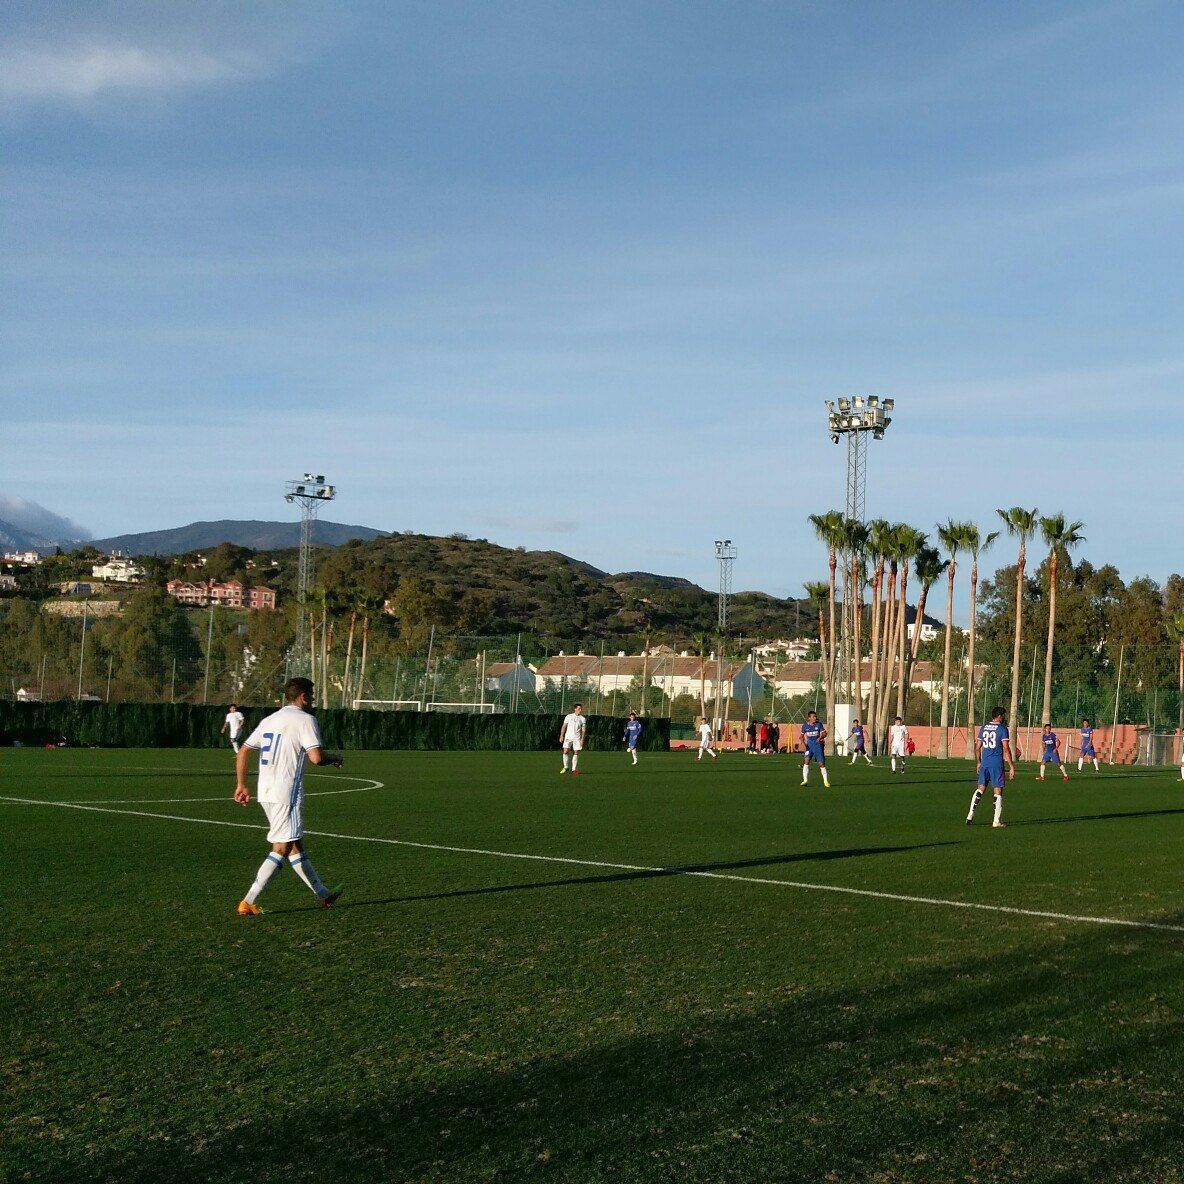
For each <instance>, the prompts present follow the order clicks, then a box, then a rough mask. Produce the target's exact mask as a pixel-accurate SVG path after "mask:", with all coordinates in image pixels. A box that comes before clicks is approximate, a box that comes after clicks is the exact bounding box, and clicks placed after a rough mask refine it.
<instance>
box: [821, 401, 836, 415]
mask: <svg viewBox="0 0 1184 1184" xmlns="http://www.w3.org/2000/svg"><path fill="white" fill-rule="evenodd" d="M823 402H824V403H825V404H826V409H827V410H828V411H832V412H833V411H834V409H835V405H834V400H832V399H823Z"/></svg>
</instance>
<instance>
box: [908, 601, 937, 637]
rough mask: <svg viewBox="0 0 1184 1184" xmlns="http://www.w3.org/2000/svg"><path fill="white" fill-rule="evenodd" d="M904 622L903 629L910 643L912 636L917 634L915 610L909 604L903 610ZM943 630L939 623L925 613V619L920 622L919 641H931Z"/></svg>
mask: <svg viewBox="0 0 1184 1184" xmlns="http://www.w3.org/2000/svg"><path fill="white" fill-rule="evenodd" d="M904 622H905V629H906V630H907V632H908V635H909V641H912V640H913V634H915V633H916V632H917V610H916V608H915V607H914V606H913V605H911V604H910V605H908V606H907V607H906V609H905V614H904ZM944 628H945V626H944V625H943V624H942V623H941V621H938V620H935V619H934V618H933V617H931V616H930V615H929V614H928V613H926V614H925V619H924V620H923V621H922V622H921V640H922V641H932V640H933V639H934V638H935V637H936V636H937V635H938V633H940V632H941V631H942V630H943V629H944Z"/></svg>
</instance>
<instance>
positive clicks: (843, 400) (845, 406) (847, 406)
mask: <svg viewBox="0 0 1184 1184" xmlns="http://www.w3.org/2000/svg"><path fill="white" fill-rule="evenodd" d="M839 410H840V411H850V410H851V400H850V399H848V398H847V396H846V395H840V396H839Z"/></svg>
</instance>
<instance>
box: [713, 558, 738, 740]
mask: <svg viewBox="0 0 1184 1184" xmlns="http://www.w3.org/2000/svg"><path fill="white" fill-rule="evenodd" d="M715 558H716V562H717V563H718V564H719V608H718V617H717V625H716V629H717V631H718V633H719V638H718V645H717V652H716V655H715V658H716V664H715V734H716V737H717V738H719V737H720V735H721V733H722V731H723V726H724V723H725V722H726V721H725V720H724V710H723V707H722V706H721V697H722V695H723V686H724V641H725V638H726V635H727V632H728V597H729V596H730V595H731V594H732V564H733V563H734V562H735V560H736V548H735V547H734V546H732V540H731V539H716V540H715Z"/></svg>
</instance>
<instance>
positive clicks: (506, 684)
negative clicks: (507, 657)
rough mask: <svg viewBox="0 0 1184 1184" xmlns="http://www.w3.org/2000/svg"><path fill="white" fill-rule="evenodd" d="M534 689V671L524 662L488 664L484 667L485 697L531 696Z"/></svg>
mask: <svg viewBox="0 0 1184 1184" xmlns="http://www.w3.org/2000/svg"><path fill="white" fill-rule="evenodd" d="M534 689H535V677H534V671H533V670H532V669H531V668H530V667H529V666H527V665H526V664H525V663H524V662H490V663H489V665H488V666H486V667H485V693H486V694H487V695H513V694H519V695H521V694H527V695H532V694H534Z"/></svg>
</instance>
